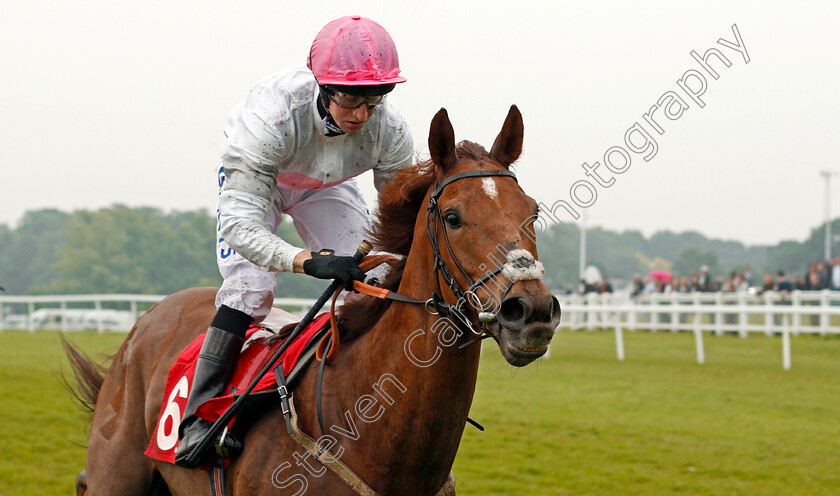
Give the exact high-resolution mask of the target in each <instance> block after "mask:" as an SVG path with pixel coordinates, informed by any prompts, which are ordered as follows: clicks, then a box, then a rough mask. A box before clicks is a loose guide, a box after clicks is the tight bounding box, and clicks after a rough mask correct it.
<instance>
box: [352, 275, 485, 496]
mask: <svg viewBox="0 0 840 496" xmlns="http://www.w3.org/2000/svg"><path fill="white" fill-rule="evenodd" d="M424 269H425V267H423V266H422V264H419V265H416V266H415V265H411V260H409V264H407V266H406V270H405V272H404V275H403V281H411V282H410V283H405V284H402V285H401V287H400V292H404V293H406V294H409V295H411V296H414V297H416V298H422V299H426V298H428V297H430V296H431V294H432V292H433V287H434V286H433V281H432V276H431V275H430V274H428V271H426V270H424ZM457 332H458V327H457V326H455V324H454V322H452V321H450V320H448V319H444V318H440V317H437V316H434V315H431V314H430V313H428V312H427V311H426V309H425V308H424V307H423V306H422V305H414V304H405V303H392V304H391V306H390V307H389V308H388V310H387V311H386V312H385V314H384V315H383V316H382V318H381V319H380V320H379V322H378V323H377V324H376V325H375V326H374V327H373V328H372V329H371V330H370V331H369V332H367V333H366V334H365V335H364V336H362V337H361V338H360V339H359V342H358V343H354V345H353V346H352V355H355V356H353V357H351V360H353V362H352V363H354V364H366V365H365V366H360V367H358V369H357V370H358V372H362V375H365V376H367V377H365V378H364V379H362V381H363V383H362V386H363V387H364V386H366V387H367V389H368V393H370V391H371V390H372V391H374V392H376V393H378V396H379V397H378V399H379V400H380V403H381V404H382V405H384V407H387V412H386V413H385V414H384V415H383V416H382V417H381V420H378V421H377V422H376V424H377V425H375V426H371V429H370V430H369V435H370V442H372V443H373V445H374V446H376V450H375V451H374V452H373V453H374V455H373V456H375V457H376V458H377V459H378V460H376V464H377V465H379V466H390V467H391V468H390V469H389V470H391V471H397V472H401V471H404V472H405V474H404V475H405V477H407V478H409V479H411V478H413V477H418V478H421V480H422V481H427V480H428V479H429V477H430V475H431V474H432V473H437V472H440V474H441V475H442V476H443V477H445V476H446V475H447V474H448V472H449V470H450V468H451V465H452V462H453V461H454V458H455V452H456V451H457V448H458V444H459V443H460V439H461V435H462V433H463V429H464V426H465V423H466V418H467V414H468V413H469V408H470V405H471V403H472V397H473V393H474V391H475V382H476V376H477V373H478V360H479V346H480V345H473V346H470V347H468V348H466V349H459V345H460V344H462V343H464V342H465V341H466V340H467V339H469V338H470V336H462V337H460V338H458V339H453V337H454V335H455V334H456V333H457ZM360 378H361V377H360ZM364 381H368V382H367V383H364ZM371 384H378V385H379V386H378V387H377V386H373V387H371ZM383 400H384V401H383ZM389 400H391V401H392V403H391V401H389ZM357 413H358V412H357ZM397 461H398V463H395V462H397ZM419 469H422V470H421V471H420V472H418V470H419ZM432 478H434V476H432ZM406 480H408V479H406ZM413 483H419V482H417V481H415V482H413Z"/></svg>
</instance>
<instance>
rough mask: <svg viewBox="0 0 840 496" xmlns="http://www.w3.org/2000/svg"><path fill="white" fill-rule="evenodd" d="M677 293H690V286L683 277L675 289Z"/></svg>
mask: <svg viewBox="0 0 840 496" xmlns="http://www.w3.org/2000/svg"><path fill="white" fill-rule="evenodd" d="M677 292H678V293H690V292H691V285H690V284H689V283H688V278H687V277H683V278H682V279H680V285H679V287H678V288H677Z"/></svg>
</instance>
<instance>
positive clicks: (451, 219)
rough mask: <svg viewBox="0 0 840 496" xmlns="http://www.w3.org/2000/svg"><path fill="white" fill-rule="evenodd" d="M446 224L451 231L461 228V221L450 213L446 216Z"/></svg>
mask: <svg viewBox="0 0 840 496" xmlns="http://www.w3.org/2000/svg"><path fill="white" fill-rule="evenodd" d="M446 223H447V224H448V225H449V227H451V228H452V229H458V228H459V227H461V219H460V218H459V217H458V216H457V215H455V214H453V213H451V212H450V213H448V214H446Z"/></svg>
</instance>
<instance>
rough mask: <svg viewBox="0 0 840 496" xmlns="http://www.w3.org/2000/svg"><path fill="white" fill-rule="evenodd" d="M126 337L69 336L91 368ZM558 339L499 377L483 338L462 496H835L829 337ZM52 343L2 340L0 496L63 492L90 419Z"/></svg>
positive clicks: (50, 336)
mask: <svg viewBox="0 0 840 496" xmlns="http://www.w3.org/2000/svg"><path fill="white" fill-rule="evenodd" d="M124 337H125V335H124V334H104V335H96V334H89V333H73V334H70V335H69V338H70V340H71V341H73V342H74V343H76V344H78V345H80V346H81V348H82V349H84V350H86V351H88V352H89V353H92V354H93V356H97V354H98V353H112V352H114V351H115V350H116V349H117V347H118V346H119V344H120V342H121V341H122V339H124ZM705 344H706V364H705V365H698V364H697V363H696V362H695V361H694V360H695V356H694V341H693V336H692V335H691V334H688V333H681V334H672V333H642V332H638V333H627V334H625V347H626V357H627V358H626V360H625V361H624V362H618V361H616V359H615V346H614V337H613V334H612V333H609V332H566V331H564V332H561V333H559V334H558V335H557V337H556V338H555V344H554V345H553V347H552V356H551V358H550V359H548V360H541V361H539V362H538V363H536V364H533V365H531V366H529V367H526V368H524V369H514V368H512V367H510V366H508V365H507V364H506V363H505V362H504V361H503V360H502V359H501V358H500V356H499V352H498V350H497V349H496V348H495V343H492V342H487V341H485V348H484V356H483V358H482V367H481V371H480V377H479V382H478V390H477V395H476V399H475V403H474V406H473V410H472V413H471V416H472V417H473V418H474V419H476V420H478V421H479V422H481V423H482V424H483V425H484V426H485V427H486V428H487V431H486V432H483V433H482V432H478V431H477V430H476V429H474V428H472V427H467V430H466V433H465V434H464V440H463V443H462V445H461V449H460V451H459V455H458V459H457V461H456V464H455V469H454V470H455V475H456V477H457V479H458V494H459V496H464V495H468V496H469V495H487V494H508V495H624V494H642V495H670V494H684V495H750V496H753V495H800V494H801V495H834V494H840V469H838V464H839V463H840V338H838V337H814V336H799V337H794V338H792V348H793V353H792V355H793V368H792V370H790V371H784V370H782V366H781V344H780V341H779V338H767V337H764V336H763V335H762V336H758V335H753V336H751V337H750V338H748V339H739V338H735V337H729V336H727V337H711V336H708V335H707V337H706V340H705ZM62 369H63V370H64V371H65V372H67V371H68V366H67V364H66V361H65V360H64V358H63V354H62V351H61V346H60V338H59V334H58V333H56V332H36V333H34V334H29V333H26V332H18V331H5V332H0V395H1V396H0V398H2V401H0V419H2V421H3V422H2V428H0V447H2V452H3V463H2V464H0V495H4V496H5V495H9V496H11V495H27V496H29V495H59V494H74V492H73V480H74V477H75V475H76V473H77V472H78V471H79V470H80V469H81V468H82V467H83V466H84V460H85V450H84V448H83V447H82V445H84V443H85V442H86V430H87V420H86V417H85V415H84V414H82V413H81V412H79V411H78V410H76V409H75V407H74V405H73V403H72V402H71V400H70V398H69V395H68V394H67V393H66V391H65V390H64V389H63V387H62V385H61V383H60V381H59V380H58V379H57V374H58V373H59V371H60V370H62Z"/></svg>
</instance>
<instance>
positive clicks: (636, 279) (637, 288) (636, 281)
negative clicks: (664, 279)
mask: <svg viewBox="0 0 840 496" xmlns="http://www.w3.org/2000/svg"><path fill="white" fill-rule="evenodd" d="M644 291H645V283H644V282H643V281H642V278H641V276H639V274H636V275H634V276H633V293H632V295H631V296H639V295H640V294H642V293H643V292H644Z"/></svg>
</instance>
